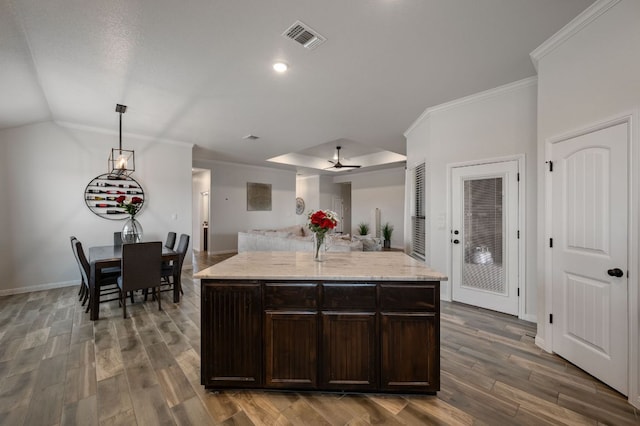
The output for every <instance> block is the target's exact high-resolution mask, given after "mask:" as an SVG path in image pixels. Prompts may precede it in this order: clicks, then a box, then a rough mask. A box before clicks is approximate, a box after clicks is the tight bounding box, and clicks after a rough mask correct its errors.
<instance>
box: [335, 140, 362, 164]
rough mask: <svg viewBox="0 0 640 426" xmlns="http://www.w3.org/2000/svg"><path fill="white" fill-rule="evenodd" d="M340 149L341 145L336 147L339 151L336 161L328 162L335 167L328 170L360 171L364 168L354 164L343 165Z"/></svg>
mask: <svg viewBox="0 0 640 426" xmlns="http://www.w3.org/2000/svg"><path fill="white" fill-rule="evenodd" d="M340 148H342V147H341V146H339V145H338V146H337V147H336V150H337V151H338V152H337V154H336V161H332V160H328V161H329V162H330V163H331V164H333V166H331V167H327V168H328V169H343V168H350V169H359V168H360V167H362V166H356V165H352V164H342V163H341V162H340Z"/></svg>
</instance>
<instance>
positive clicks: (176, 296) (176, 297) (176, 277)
mask: <svg viewBox="0 0 640 426" xmlns="http://www.w3.org/2000/svg"><path fill="white" fill-rule="evenodd" d="M177 269H178V267H174V268H173V303H178V302H180V289H181V288H182V287H181V286H182V283H181V282H180V271H179V270H177Z"/></svg>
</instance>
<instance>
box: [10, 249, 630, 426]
mask: <svg viewBox="0 0 640 426" xmlns="http://www.w3.org/2000/svg"><path fill="white" fill-rule="evenodd" d="M223 258H224V256H222V257H221V256H209V257H207V256H195V258H194V270H198V269H199V268H203V267H204V266H206V265H210V264H213V263H216V262H218V261H220V260H222V259H223ZM191 276H192V273H191V271H185V273H184V275H183V285H184V292H185V294H184V298H183V299H182V301H181V303H180V304H173V303H172V302H171V301H170V297H169V295H168V293H164V295H163V304H162V306H163V309H164V310H163V311H162V312H159V311H158V309H157V304H156V303H154V302H147V303H142V302H140V303H135V304H134V305H131V306H130V310H129V308H128V309H127V310H128V313H129V315H130V318H129V319H126V320H123V319H122V312H121V310H120V308H119V307H118V304H117V302H110V303H107V304H102V305H101V313H100V315H101V318H102V319H101V320H100V321H97V322H91V321H89V315H88V314H85V313H84V309H82V308H81V307H80V304H79V303H78V300H77V288H75V287H70V288H63V289H55V290H49V291H40V292H34V293H26V294H19V295H14V296H6V297H1V298H0V425H12V426H13V425H98V424H99V425H164V424H166V425H173V424H179V425H209V424H223V425H286V424H293V425H369V424H391V425H394V424H409V425H423V424H427V425H428V424H438V425H470V424H482V425H547V424H552V425H556V424H566V425H600V424H609V425H638V424H640V417H639V416H638V413H637V412H636V410H635V409H634V408H633V407H632V406H631V405H629V404H628V403H627V402H626V400H625V398H624V397H623V396H622V395H620V394H618V393H617V392H615V391H613V390H611V389H610V388H609V387H607V386H605V385H604V384H602V383H600V382H598V381H597V380H595V379H593V378H592V377H591V376H589V375H588V374H586V373H584V372H582V371H581V370H579V369H577V368H576V367H574V366H573V365H571V364H569V363H567V362H566V361H564V360H563V359H561V358H559V357H557V356H554V355H549V354H547V353H544V352H543V351H541V350H540V349H539V348H538V347H536V346H535V345H534V343H533V337H534V334H535V325H534V324H531V323H527V322H523V321H519V320H517V319H515V318H513V317H510V316H507V315H502V314H497V313H493V312H489V311H484V310H481V309H477V308H472V307H469V306H464V305H458V304H450V303H443V304H442V331H441V334H442V336H441V338H442V341H441V343H442V352H441V355H442V357H441V363H442V370H441V378H442V390H441V391H440V392H438V395H437V396H388V395H384V396H383V395H340V394H315V393H276V392H259V391H255V392H248V391H234V392H220V393H214V392H208V391H205V390H204V389H203V388H202V386H201V385H200V288H199V282H198V281H195V282H194V281H193V280H192V278H191ZM230 350H233V349H232V348H230Z"/></svg>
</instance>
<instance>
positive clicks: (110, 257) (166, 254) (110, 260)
mask: <svg viewBox="0 0 640 426" xmlns="http://www.w3.org/2000/svg"><path fill="white" fill-rule="evenodd" d="M179 257H180V254H179V253H178V252H177V251H175V250H172V249H170V248H167V247H164V246H163V247H162V260H163V261H166V262H168V261H173V263H174V265H177V264H178V260H179ZM121 262H122V245H111V246H95V247H90V248H89V263H90V265H91V277H89V291H90V292H91V297H90V298H89V300H90V303H91V316H90V318H91V320H92V321H95V320H97V319H99V318H100V286H98V285H96V283H99V282H100V279H101V274H102V270H103V269H105V268H112V267H114V266H120V264H121ZM173 283H174V285H173V302H174V303H178V302H180V288H181V287H180V285H181V283H180V270H179V268H177V267H174V268H173Z"/></svg>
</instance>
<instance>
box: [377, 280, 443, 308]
mask: <svg viewBox="0 0 640 426" xmlns="http://www.w3.org/2000/svg"><path fill="white" fill-rule="evenodd" d="M438 297H439V295H438V290H437V287H436V284H421V285H411V284H381V285H380V309H381V310H419V311H435V309H436V305H437V302H438Z"/></svg>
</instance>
